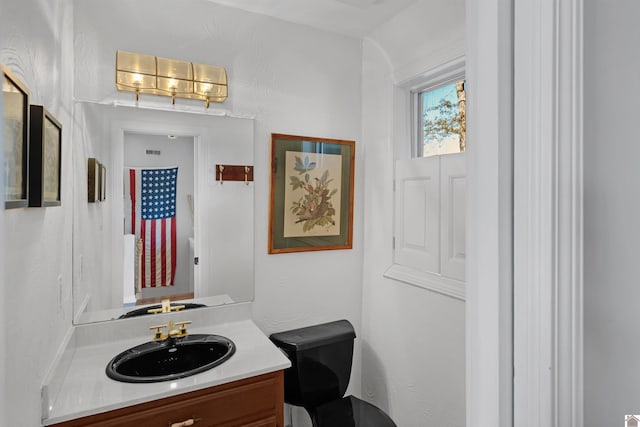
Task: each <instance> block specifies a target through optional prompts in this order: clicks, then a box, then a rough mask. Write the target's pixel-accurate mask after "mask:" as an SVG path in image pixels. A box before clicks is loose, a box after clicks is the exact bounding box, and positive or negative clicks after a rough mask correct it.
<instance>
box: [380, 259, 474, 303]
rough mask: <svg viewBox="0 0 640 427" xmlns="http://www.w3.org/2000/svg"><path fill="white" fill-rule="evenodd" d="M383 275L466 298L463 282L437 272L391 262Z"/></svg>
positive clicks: (457, 297)
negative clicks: (428, 271)
mask: <svg viewBox="0 0 640 427" xmlns="http://www.w3.org/2000/svg"><path fill="white" fill-rule="evenodd" d="M383 276H384V277H386V278H389V279H394V280H398V281H400V282H404V283H407V284H409V285H413V286H417V287H419V288H423V289H427V290H430V291H433V292H438V293H440V294H443V295H447V296H450V297H452V298H456V299H459V300H462V301H464V300H465V299H466V297H465V293H466V292H465V283H464V282H460V281H458V280H454V279H449V278H447V277H443V276H441V275H439V274H433V273H427V272H424V271H420V270H416V269H414V268H410V267H406V266H404V265H400V264H393V265H392V266H391V267H389V268H388V269H387V271H385V272H384V274H383Z"/></svg>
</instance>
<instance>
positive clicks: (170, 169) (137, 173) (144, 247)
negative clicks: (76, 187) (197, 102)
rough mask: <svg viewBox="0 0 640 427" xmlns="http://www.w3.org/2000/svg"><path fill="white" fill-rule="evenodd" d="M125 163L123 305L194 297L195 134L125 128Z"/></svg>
mask: <svg viewBox="0 0 640 427" xmlns="http://www.w3.org/2000/svg"><path fill="white" fill-rule="evenodd" d="M123 164H124V170H123V180H124V185H123V190H122V191H123V211H124V212H123V218H124V234H125V245H128V246H129V247H128V248H125V251H126V252H127V253H129V254H131V253H132V254H133V255H134V257H133V260H132V259H131V258H129V259H125V263H127V264H128V266H126V267H125V271H124V275H125V281H126V282H128V283H130V284H132V285H133V286H131V285H129V286H127V287H126V288H125V293H124V295H123V302H124V304H125V305H133V304H135V305H142V304H149V303H155V302H159V301H161V300H162V299H167V298H169V299H171V300H182V299H192V298H193V297H194V248H195V244H196V242H195V233H194V218H195V204H194V203H193V201H194V191H195V179H194V177H195V168H196V164H195V162H194V138H193V137H192V136H176V135H155V134H146V133H137V132H124V147H123ZM158 200H160V201H158ZM132 289H133V293H132V292H131V290H132Z"/></svg>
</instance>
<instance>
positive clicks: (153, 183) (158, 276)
mask: <svg viewBox="0 0 640 427" xmlns="http://www.w3.org/2000/svg"><path fill="white" fill-rule="evenodd" d="M177 179H178V168H177V167H174V168H158V169H143V168H127V169H125V181H124V183H125V197H129V199H130V200H131V209H130V211H129V212H128V214H127V216H130V218H127V219H130V222H131V233H132V234H135V235H136V236H137V238H139V239H142V260H143V268H142V274H141V276H142V277H141V281H142V287H143V288H148V287H152V288H155V287H157V286H172V285H173V280H174V277H175V274H176V188H177V187H176V184H177Z"/></svg>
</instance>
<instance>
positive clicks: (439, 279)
mask: <svg viewBox="0 0 640 427" xmlns="http://www.w3.org/2000/svg"><path fill="white" fill-rule="evenodd" d="M465 86H466V84H465V80H464V58H459V59H458V60H454V61H452V62H451V63H448V64H444V65H442V66H441V67H438V68H437V69H434V70H432V71H430V72H427V73H425V74H423V75H421V76H418V77H417V78H416V79H414V80H412V81H411V82H409V83H408V84H407V85H406V86H404V87H400V88H398V89H399V90H400V91H401V92H402V93H403V94H404V96H403V98H404V99H405V100H406V101H410V102H406V104H404V107H401V106H400V105H398V107H397V108H396V109H395V110H394V115H395V116H396V117H397V118H398V119H399V120H398V121H400V122H401V121H405V123H411V127H410V129H411V134H412V136H409V135H408V134H406V133H402V130H401V127H399V130H398V131H396V135H395V138H394V139H395V141H397V143H398V144H399V145H397V146H396V149H395V153H396V158H395V174H394V175H395V178H394V186H393V188H394V199H395V201H394V202H395V209H394V237H393V254H394V255H393V265H392V266H391V267H390V268H389V269H388V270H387V271H386V272H385V276H386V277H389V278H392V279H395V280H399V281H402V282H406V283H410V284H412V285H416V286H420V287H423V288H425V289H429V290H432V291H435V292H440V293H443V294H446V295H450V296H452V297H455V298H459V299H463V300H464V298H465V286H464V282H465V258H466V256H465V247H466V227H465V226H466V200H467V191H466V159H465V153H464V152H465V148H466V138H465V133H466V111H465V109H466V87H465ZM405 129H409V128H405ZM409 146H410V147H409ZM409 148H410V149H409Z"/></svg>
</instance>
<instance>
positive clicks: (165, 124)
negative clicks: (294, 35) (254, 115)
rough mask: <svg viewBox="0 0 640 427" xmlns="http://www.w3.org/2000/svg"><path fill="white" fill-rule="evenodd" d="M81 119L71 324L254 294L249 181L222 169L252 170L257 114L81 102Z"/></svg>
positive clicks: (229, 301) (77, 139) (76, 114)
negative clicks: (229, 177)
mask: <svg viewBox="0 0 640 427" xmlns="http://www.w3.org/2000/svg"><path fill="white" fill-rule="evenodd" d="M74 118H75V126H74V132H75V135H74V138H73V141H74V149H73V162H74V164H73V170H74V186H75V188H74V194H75V198H74V199H75V200H74V212H73V308H74V323H75V324H82V323H89V322H96V321H105V320H112V319H119V318H122V317H127V316H131V315H133V314H139V313H146V312H147V310H148V309H149V308H155V307H158V306H161V301H162V300H166V299H169V300H170V301H171V304H172V305H174V306H175V305H185V306H186V308H187V309H189V308H195V307H202V306H204V307H211V306H216V305H221V304H232V303H238V302H247V301H251V300H252V299H253V278H254V271H253V256H254V241H253V240H254V235H253V225H254V218H253V212H254V205H253V200H254V194H253V193H254V189H253V182H252V181H251V180H250V179H247V180H244V179H242V178H240V179H236V180H232V181H230V180H226V181H225V177H224V171H223V173H222V174H220V168H219V166H218V165H227V166H229V165H234V166H241V167H242V170H244V166H249V167H252V165H253V120H252V119H245V118H235V117H228V116H216V115H213V114H205V113H188V112H178V111H163V110H159V109H150V108H140V107H133V106H114V105H103V104H93V103H82V102H80V103H77V104H76V106H75V110H74ZM252 172H253V171H252V169H251V174H250V177H252V176H253V173H252Z"/></svg>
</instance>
